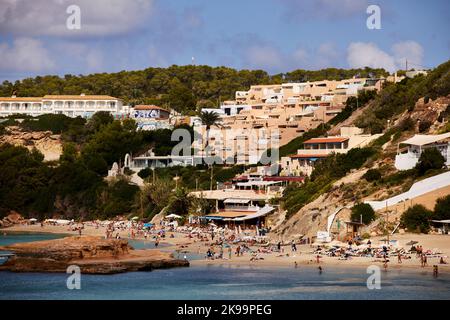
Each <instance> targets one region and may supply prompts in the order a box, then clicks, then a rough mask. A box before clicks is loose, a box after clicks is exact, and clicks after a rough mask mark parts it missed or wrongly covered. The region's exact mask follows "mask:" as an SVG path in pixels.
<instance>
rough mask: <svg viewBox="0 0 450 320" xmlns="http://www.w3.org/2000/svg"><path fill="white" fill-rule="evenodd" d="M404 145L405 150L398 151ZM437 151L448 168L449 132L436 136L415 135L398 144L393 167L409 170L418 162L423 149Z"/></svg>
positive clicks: (449, 160)
mask: <svg viewBox="0 0 450 320" xmlns="http://www.w3.org/2000/svg"><path fill="white" fill-rule="evenodd" d="M400 145H406V146H407V148H406V150H404V149H400ZM428 148H436V149H438V150H439V151H440V152H441V154H442V156H443V157H444V159H445V163H446V165H447V166H450V132H448V133H444V134H438V135H425V134H416V135H415V136H414V137H412V138H410V139H408V140H405V141H403V142H400V143H399V147H398V153H397V156H396V157H395V167H396V168H397V169H398V170H409V169H412V168H414V167H415V166H416V164H417V162H419V158H420V155H421V154H422V152H423V151H424V150H425V149H428Z"/></svg>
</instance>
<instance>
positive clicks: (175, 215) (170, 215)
mask: <svg viewBox="0 0 450 320" xmlns="http://www.w3.org/2000/svg"><path fill="white" fill-rule="evenodd" d="M166 218H173V219H181V216H179V215H177V214H173V213H172V214H169V215H168V216H166Z"/></svg>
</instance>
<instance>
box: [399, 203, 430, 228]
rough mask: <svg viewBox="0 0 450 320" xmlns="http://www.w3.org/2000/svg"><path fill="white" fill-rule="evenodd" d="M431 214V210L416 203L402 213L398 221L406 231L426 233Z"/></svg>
mask: <svg viewBox="0 0 450 320" xmlns="http://www.w3.org/2000/svg"><path fill="white" fill-rule="evenodd" d="M432 216H433V212H432V211H430V210H428V209H427V208H425V207H424V206H422V205H420V204H416V205H414V206H412V207H411V208H409V209H408V210H406V211H405V212H404V213H403V214H402V217H401V219H400V222H401V224H402V225H403V226H404V227H406V228H407V229H408V231H412V232H414V231H416V232H419V233H428V231H429V230H430V219H431V217H432Z"/></svg>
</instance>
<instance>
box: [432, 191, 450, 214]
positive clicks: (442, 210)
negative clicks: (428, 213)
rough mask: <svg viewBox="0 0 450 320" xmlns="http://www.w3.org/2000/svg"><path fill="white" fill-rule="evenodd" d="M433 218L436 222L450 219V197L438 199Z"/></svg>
mask: <svg viewBox="0 0 450 320" xmlns="http://www.w3.org/2000/svg"><path fill="white" fill-rule="evenodd" d="M433 218H434V219H436V220H447V219H450V195H448V196H445V197H442V198H439V199H437V201H436V205H435V206H434V216H433Z"/></svg>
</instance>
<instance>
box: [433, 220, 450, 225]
mask: <svg viewBox="0 0 450 320" xmlns="http://www.w3.org/2000/svg"><path fill="white" fill-rule="evenodd" d="M431 221H432V222H437V223H444V224H450V220H431Z"/></svg>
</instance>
